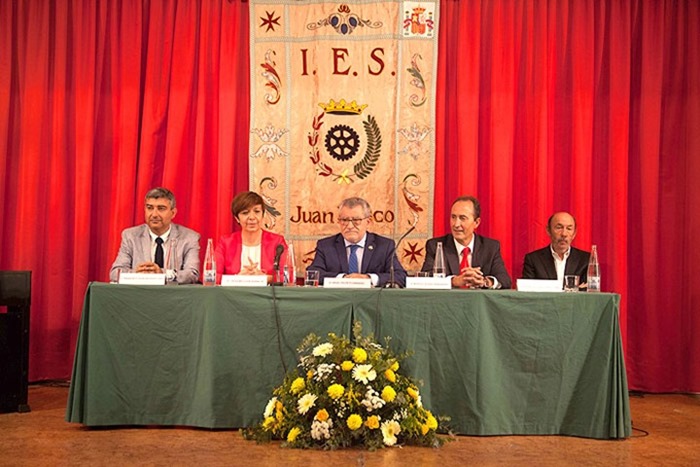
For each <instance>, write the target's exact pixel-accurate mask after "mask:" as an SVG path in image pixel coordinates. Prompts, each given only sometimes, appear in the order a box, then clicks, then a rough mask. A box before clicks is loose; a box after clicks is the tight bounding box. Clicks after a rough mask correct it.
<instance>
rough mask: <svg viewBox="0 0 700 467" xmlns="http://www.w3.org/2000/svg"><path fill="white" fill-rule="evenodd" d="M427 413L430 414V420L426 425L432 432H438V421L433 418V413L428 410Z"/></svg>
mask: <svg viewBox="0 0 700 467" xmlns="http://www.w3.org/2000/svg"><path fill="white" fill-rule="evenodd" d="M426 413H427V414H428V420H427V421H426V422H425V424H426V425H428V428H430V429H431V430H437V427H438V421H437V419H436V418H435V417H434V416H433V414H432V413H430V411H429V410H426Z"/></svg>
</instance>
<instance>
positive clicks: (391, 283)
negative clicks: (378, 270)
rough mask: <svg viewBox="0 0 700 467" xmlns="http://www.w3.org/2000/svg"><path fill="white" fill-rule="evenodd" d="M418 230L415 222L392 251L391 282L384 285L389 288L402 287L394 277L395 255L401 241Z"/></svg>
mask: <svg viewBox="0 0 700 467" xmlns="http://www.w3.org/2000/svg"><path fill="white" fill-rule="evenodd" d="M414 230H416V226H415V224H414V225H412V226H411V228H410V229H408V230H407V231H406V232H405V233H404V234H403V235H401V238H399V241H398V242H396V246H395V247H394V251H392V252H391V264H390V265H389V282H387V283H386V285H384V287H386V288H388V289H400V288H401V286H400V285H399V284H397V283H396V280H395V279H394V276H395V275H396V271H395V268H394V256H395V255H396V252H397V251H398V250H399V246H401V242H403V239H404V238H406V237H407V236H408V234H410V233H411V232H413V231H414Z"/></svg>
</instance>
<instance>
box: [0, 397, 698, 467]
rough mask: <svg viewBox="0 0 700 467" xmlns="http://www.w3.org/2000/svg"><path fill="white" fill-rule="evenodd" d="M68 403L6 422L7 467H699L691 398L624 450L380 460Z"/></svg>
mask: <svg viewBox="0 0 700 467" xmlns="http://www.w3.org/2000/svg"><path fill="white" fill-rule="evenodd" d="M67 397H68V388H67V386H66V385H33V386H31V387H30V390H29V404H30V406H31V409H32V411H31V412H30V413H25V414H20V413H12V414H0V465H2V466H6V465H8V466H10V465H11V466H18V465H19V466H22V465H31V466H36V465H51V466H59V465H152V466H161V465H162V466H169V467H171V466H177V465H194V464H199V466H209V465H243V466H245V465H270V466H278V465H323V466H332V467H337V466H345V465H348V466H417V465H425V466H440V467H446V466H451V465H469V464H476V465H544V466H548V465H551V466H560V465H605V466H611V465H634V466H637V465H664V466H668V465H698V466H700V398H698V397H697V396H692V395H650V394H646V395H643V396H633V397H632V398H631V399H630V402H631V407H632V420H633V425H634V428H635V431H634V433H633V437H632V438H630V439H627V440H622V441H599V440H591V439H583V438H572V437H566V436H491V437H477V436H460V437H458V438H457V440H456V441H455V442H452V443H449V444H447V445H446V446H445V447H443V448H441V449H430V448H392V449H383V450H381V451H378V452H366V451H362V450H345V451H336V452H323V451H301V450H296V449H282V448H280V447H279V444H278V443H272V444H268V445H256V444H255V443H253V442H249V441H245V440H243V438H242V437H241V435H240V433H239V432H238V431H212V430H202V429H193V428H157V427H148V428H118V429H112V428H110V429H87V428H84V427H82V426H80V425H76V424H70V423H66V422H65V421H64V417H65V409H66V399H67ZM636 429H642V430H645V431H646V432H648V435H645V433H643V432H642V431H638V430H636Z"/></svg>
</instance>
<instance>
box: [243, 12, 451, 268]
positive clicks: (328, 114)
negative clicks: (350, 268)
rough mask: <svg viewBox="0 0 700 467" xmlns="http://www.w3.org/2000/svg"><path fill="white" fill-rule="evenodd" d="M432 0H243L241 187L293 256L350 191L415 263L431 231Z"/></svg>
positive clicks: (304, 255)
mask: <svg viewBox="0 0 700 467" xmlns="http://www.w3.org/2000/svg"><path fill="white" fill-rule="evenodd" d="M438 11H439V3H438V2H437V1H426V2H416V1H406V2H400V1H378V2H372V3H352V2H348V3H335V2H323V1H315V0H296V1H291V0H290V1H285V0H268V1H263V0H252V1H251V8H250V27H251V35H252V40H251V67H250V73H251V120H250V121H251V138H250V152H249V154H250V184H251V189H253V190H256V191H258V192H260V193H261V195H263V197H264V199H265V200H266V202H268V203H270V205H271V206H274V214H272V211H270V216H269V219H268V222H267V225H268V227H269V228H270V229H271V230H274V231H276V232H279V233H282V234H284V235H285V237H286V239H287V241H288V242H290V241H291V242H293V243H295V244H296V247H295V251H296V253H297V255H298V256H299V257H298V258H297V264H298V265H303V264H304V263H305V262H310V261H311V259H312V258H313V249H314V246H315V242H316V240H317V239H319V238H321V237H324V236H327V235H332V234H335V233H337V232H338V225H337V219H336V216H337V207H338V205H339V204H340V202H341V201H342V200H343V199H345V198H347V197H351V196H360V197H362V198H365V199H366V200H367V201H368V202H369V203H370V205H371V207H372V216H371V221H372V224H371V225H370V228H369V230H371V231H372V232H375V233H378V234H380V235H385V236H388V237H393V238H398V237H399V236H400V235H401V234H402V233H403V232H405V231H407V229H408V228H410V227H412V226H413V227H415V230H414V231H413V232H412V233H411V235H410V236H409V237H408V238H407V239H406V240H405V241H404V243H403V247H402V248H403V249H404V250H405V251H401V252H398V254H399V258H400V259H401V260H402V262H403V264H404V266H405V267H406V268H407V269H408V270H416V269H419V268H420V267H421V265H422V261H423V251H424V250H423V245H424V242H425V240H426V239H427V238H429V237H430V236H432V207H433V182H432V181H433V178H434V158H435V157H434V156H435V142H434V138H433V135H434V133H435V132H434V128H435V99H434V96H435V76H436V66H437V25H438V21H437V16H438V14H437V13H438Z"/></svg>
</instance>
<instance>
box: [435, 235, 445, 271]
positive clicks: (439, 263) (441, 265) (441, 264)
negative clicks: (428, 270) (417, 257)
mask: <svg viewBox="0 0 700 467" xmlns="http://www.w3.org/2000/svg"><path fill="white" fill-rule="evenodd" d="M433 277H445V253H444V252H443V251H442V242H438V244H437V249H436V250H435V262H434V263H433Z"/></svg>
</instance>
